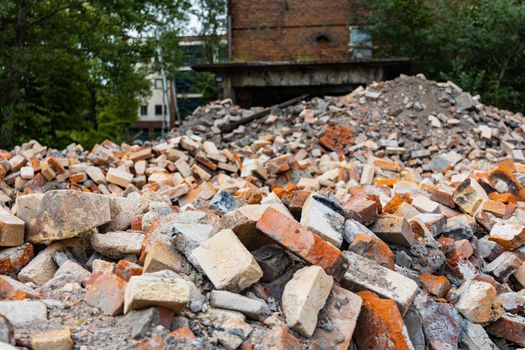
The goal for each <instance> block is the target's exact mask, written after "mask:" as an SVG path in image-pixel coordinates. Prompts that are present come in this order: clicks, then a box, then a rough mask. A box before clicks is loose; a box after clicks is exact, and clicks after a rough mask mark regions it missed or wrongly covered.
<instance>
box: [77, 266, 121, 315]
mask: <svg viewBox="0 0 525 350" xmlns="http://www.w3.org/2000/svg"><path fill="white" fill-rule="evenodd" d="M126 284H127V282H126V281H125V280H123V279H122V278H120V277H119V276H117V275H115V274H113V273H108V272H104V273H101V274H100V275H99V276H98V277H97V278H96V279H95V280H94V281H92V282H91V283H89V284H87V286H86V295H85V296H84V301H85V302H86V303H88V304H90V305H93V306H96V307H98V308H99V309H101V310H102V312H103V313H104V314H106V315H109V316H116V315H119V314H122V310H123V308H124V290H125V289H126Z"/></svg>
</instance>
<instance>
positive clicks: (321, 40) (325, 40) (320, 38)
mask: <svg viewBox="0 0 525 350" xmlns="http://www.w3.org/2000/svg"><path fill="white" fill-rule="evenodd" d="M315 40H317V42H318V43H319V44H328V43H329V42H330V41H331V40H330V38H329V37H328V36H326V35H324V34H321V35H318V36H317V38H316V39H315Z"/></svg>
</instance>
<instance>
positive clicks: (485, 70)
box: [366, 0, 525, 110]
mask: <svg viewBox="0 0 525 350" xmlns="http://www.w3.org/2000/svg"><path fill="white" fill-rule="evenodd" d="M366 6H368V9H369V12H368V14H369V15H368V17H367V20H368V23H369V24H370V26H369V30H370V32H371V34H372V35H373V37H374V40H375V41H376V43H377V45H378V47H377V52H378V53H379V55H382V56H392V55H394V56H406V57H409V58H411V60H412V70H413V73H419V72H423V73H425V74H426V75H427V76H428V77H430V78H432V79H450V80H453V81H455V82H456V83H458V84H459V85H460V86H461V87H463V88H464V89H466V90H469V91H471V92H472V93H475V94H477V93H479V94H481V95H482V98H483V101H484V102H485V103H489V104H494V105H496V106H498V107H502V108H507V109H512V110H524V109H525V76H524V75H523V73H522V67H523V65H524V64H525V3H524V2H523V1H518V0H460V1H453V0H371V1H367V2H366Z"/></svg>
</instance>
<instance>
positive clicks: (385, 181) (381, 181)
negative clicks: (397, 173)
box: [374, 179, 399, 187]
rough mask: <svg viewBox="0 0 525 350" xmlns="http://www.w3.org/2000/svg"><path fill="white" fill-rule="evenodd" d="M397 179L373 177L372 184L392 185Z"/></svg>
mask: <svg viewBox="0 0 525 350" xmlns="http://www.w3.org/2000/svg"><path fill="white" fill-rule="evenodd" d="M398 181H399V179H375V180H374V184H375V185H376V186H388V187H393V186H394V185H395V184H396V183H397V182H398Z"/></svg>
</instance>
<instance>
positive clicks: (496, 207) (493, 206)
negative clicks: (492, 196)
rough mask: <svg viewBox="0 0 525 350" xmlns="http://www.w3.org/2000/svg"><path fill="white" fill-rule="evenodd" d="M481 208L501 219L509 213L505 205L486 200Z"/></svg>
mask: <svg viewBox="0 0 525 350" xmlns="http://www.w3.org/2000/svg"><path fill="white" fill-rule="evenodd" d="M481 208H482V209H483V210H484V211H488V212H489V213H492V214H494V215H496V216H498V217H500V218H502V217H504V216H505V213H506V211H507V207H506V206H505V204H503V203H501V202H497V201H493V200H485V201H483V203H482V204H481Z"/></svg>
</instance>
